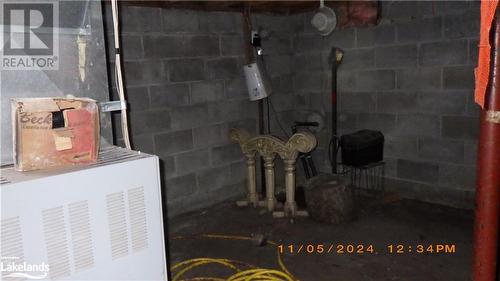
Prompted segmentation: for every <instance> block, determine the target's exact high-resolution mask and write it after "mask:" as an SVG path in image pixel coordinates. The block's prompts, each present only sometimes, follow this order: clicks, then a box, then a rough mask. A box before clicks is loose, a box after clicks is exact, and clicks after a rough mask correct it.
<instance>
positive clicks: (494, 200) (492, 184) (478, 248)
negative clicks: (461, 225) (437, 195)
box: [473, 8, 500, 281]
mask: <svg viewBox="0 0 500 281" xmlns="http://www.w3.org/2000/svg"><path fill="white" fill-rule="evenodd" d="M492 29H493V30H492V32H491V34H492V39H490V41H491V43H492V44H491V45H492V56H491V67H490V82H489V85H488V88H487V90H486V96H485V104H484V108H483V110H482V111H481V121H480V122H481V123H480V124H481V125H480V136H479V145H478V161H477V189H476V212H475V221H474V258H473V260H474V263H473V280H474V281H494V280H496V277H495V276H496V272H497V254H498V226H499V225H498V216H499V201H500V12H499V10H498V8H497V10H496V14H495V18H494V20H493V25H492Z"/></svg>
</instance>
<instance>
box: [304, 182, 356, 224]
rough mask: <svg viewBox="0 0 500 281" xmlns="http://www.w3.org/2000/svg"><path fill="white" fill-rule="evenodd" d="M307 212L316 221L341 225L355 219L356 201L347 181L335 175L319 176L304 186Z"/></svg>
mask: <svg viewBox="0 0 500 281" xmlns="http://www.w3.org/2000/svg"><path fill="white" fill-rule="evenodd" d="M304 192H305V197H306V204H307V210H308V212H309V214H310V216H311V218H313V219H314V220H317V221H320V222H324V223H328V224H339V223H342V222H346V221H350V220H351V219H352V217H353V210H354V199H353V194H352V191H351V190H350V189H349V186H348V184H347V180H346V179H343V178H342V177H340V176H335V175H319V176H316V177H314V178H311V179H309V180H308V181H307V183H306V184H305V186H304Z"/></svg>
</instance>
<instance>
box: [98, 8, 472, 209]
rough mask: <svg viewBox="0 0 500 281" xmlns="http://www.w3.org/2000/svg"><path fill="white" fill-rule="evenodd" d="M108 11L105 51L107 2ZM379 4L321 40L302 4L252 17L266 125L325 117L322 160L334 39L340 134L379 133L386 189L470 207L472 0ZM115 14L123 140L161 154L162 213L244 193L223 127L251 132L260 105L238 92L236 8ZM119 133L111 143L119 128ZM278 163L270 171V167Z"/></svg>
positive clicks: (323, 159)
mask: <svg viewBox="0 0 500 281" xmlns="http://www.w3.org/2000/svg"><path fill="white" fill-rule="evenodd" d="M105 11H106V15H107V16H106V19H107V31H108V47H109V49H110V50H111V48H112V47H113V44H112V40H111V38H112V37H111V29H110V27H111V24H110V22H111V21H110V19H111V17H110V9H109V6H106V7H105ZM381 12H382V15H381V21H380V24H379V25H378V26H376V27H362V28H347V29H338V30H335V31H334V32H333V33H332V34H331V35H329V36H327V37H321V36H320V35H318V34H317V33H316V32H315V31H314V30H313V28H312V27H311V25H310V19H311V16H312V14H311V13H307V14H299V15H293V16H273V15H257V16H253V18H252V21H253V23H254V25H255V27H256V28H259V29H261V35H262V37H263V46H264V49H265V53H266V56H265V62H266V65H267V68H268V72H269V73H270V76H271V77H272V84H273V90H274V94H273V95H272V97H271V101H272V106H271V110H270V115H271V120H270V121H271V132H272V133H273V134H276V135H280V136H283V135H284V133H283V130H282V128H283V129H284V130H286V131H287V133H288V134H290V124H291V122H292V121H293V120H303V119H305V118H307V116H308V115H309V114H310V113H311V112H318V113H320V114H322V115H323V116H324V118H325V121H326V129H324V130H323V131H322V132H320V133H318V134H317V137H318V140H319V146H318V148H317V149H316V151H315V152H314V158H315V161H316V163H317V165H318V166H319V168H320V170H321V171H324V172H328V171H329V170H330V168H329V166H330V165H329V161H328V160H327V159H328V157H327V151H328V148H327V147H328V142H329V137H330V134H329V126H330V125H329V124H330V121H329V120H330V118H331V109H330V83H331V73H330V65H329V63H328V56H329V54H330V50H331V48H332V47H333V46H337V47H340V48H342V49H343V50H344V51H345V54H344V59H343V61H342V65H341V66H340V67H339V77H338V86H339V109H340V114H339V126H340V133H341V134H342V133H349V132H353V131H356V130H358V129H364V128H366V129H375V130H381V131H382V132H383V133H384V134H385V136H386V145H385V157H386V159H385V161H386V163H387V167H386V177H387V181H386V187H387V189H390V190H396V191H398V192H400V193H401V194H403V195H405V196H407V197H413V198H417V199H421V200H425V201H431V202H439V203H443V204H448V205H452V206H457V207H471V204H472V197H473V193H474V181H475V178H474V176H475V159H476V149H475V148H476V145H477V137H478V113H479V110H478V107H477V106H476V105H475V104H474V102H473V84H474V83H473V81H474V79H473V77H474V76H473V68H474V65H475V64H476V58H477V48H476V46H477V42H478V40H477V38H478V33H479V31H478V30H479V28H478V27H479V5H478V1H461V2H451V1H445V2H430V1H422V2H409V1H404V2H399V1H398V2H390V1H381ZM121 15H122V16H121V18H122V31H123V37H122V39H123V40H122V43H123V49H124V58H125V66H124V68H125V78H126V86H127V94H128V101H129V107H130V123H131V131H132V140H133V142H134V145H135V148H136V149H138V150H141V151H145V152H149V153H154V154H156V155H159V156H160V157H161V160H162V179H163V181H164V184H163V187H164V189H165V190H166V192H165V194H166V198H167V200H166V201H167V203H168V209H169V215H175V214H177V213H180V212H186V211H189V210H193V209H196V208H199V207H203V206H207V205H211V204H214V203H216V202H219V201H222V200H225V199H228V198H230V197H234V196H241V195H243V194H244V181H245V175H244V162H243V158H242V155H241V152H240V150H239V147H238V146H237V145H235V144H231V143H230V142H229V140H228V137H227V132H228V130H229V128H231V127H232V126H239V127H244V128H246V129H247V130H249V131H250V132H251V133H256V125H257V103H255V102H250V101H248V99H247V94H246V88H245V87H246V86H245V82H244V79H243V76H242V75H243V73H242V65H243V63H244V60H243V54H244V50H243V45H242V27H241V24H242V19H241V14H239V13H226V12H193V11H182V10H164V9H159V8H148V7H127V6H123V7H122V9H121ZM108 57H109V59H110V61H111V62H112V60H113V57H112V56H108ZM112 75H113V74H112V73H111V75H110V77H113V76H112ZM115 96H116V94H115ZM273 108H274V110H273ZM116 117H119V116H116ZM277 120H279V122H278V121H277ZM115 124H116V126H115V128H119V120H118V118H115ZM115 134H116V139H117V141H118V143H120V142H121V136H120V132H119V129H118V130H116V132H115ZM276 169H277V172H278V176H277V179H280V178H281V177H280V175H279V174H280V169H281V168H280V165H279V163H278V165H277V168H276ZM300 171H301V169H300V167H298V172H299V173H300ZM279 184H280V182H279V181H278V185H279Z"/></svg>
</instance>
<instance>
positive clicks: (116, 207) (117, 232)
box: [106, 192, 128, 259]
mask: <svg viewBox="0 0 500 281" xmlns="http://www.w3.org/2000/svg"><path fill="white" fill-rule="evenodd" d="M106 202H107V210H108V223H109V235H110V242H111V256H112V258H113V259H117V258H120V257H123V256H126V255H128V237H127V220H126V217H125V199H124V193H123V192H116V193H111V194H108V195H107V196H106Z"/></svg>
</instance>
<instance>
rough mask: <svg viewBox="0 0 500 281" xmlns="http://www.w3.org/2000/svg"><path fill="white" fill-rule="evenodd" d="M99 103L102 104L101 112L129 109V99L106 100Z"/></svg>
mask: <svg viewBox="0 0 500 281" xmlns="http://www.w3.org/2000/svg"><path fill="white" fill-rule="evenodd" d="M99 105H100V106H101V112H111V111H119V110H122V109H127V101H119V100H117V101H105V102H101V103H99Z"/></svg>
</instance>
